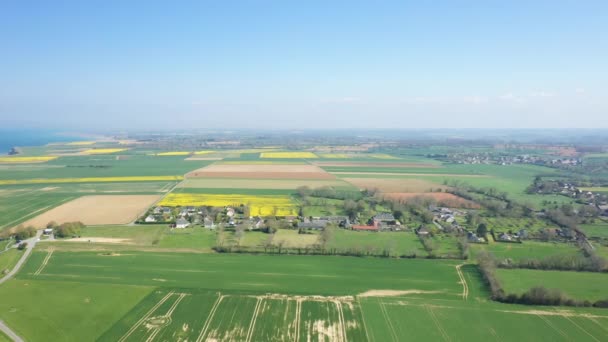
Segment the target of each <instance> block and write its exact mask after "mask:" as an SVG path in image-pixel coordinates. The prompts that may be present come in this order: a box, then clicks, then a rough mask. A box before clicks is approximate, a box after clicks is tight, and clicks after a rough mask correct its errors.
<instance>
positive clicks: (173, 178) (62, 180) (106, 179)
mask: <svg viewBox="0 0 608 342" xmlns="http://www.w3.org/2000/svg"><path fill="white" fill-rule="evenodd" d="M183 179H184V177H183V176H125V177H83V178H33V179H2V180H0V185H25V184H62V183H97V182H104V183H107V182H152V181H181V180H183Z"/></svg>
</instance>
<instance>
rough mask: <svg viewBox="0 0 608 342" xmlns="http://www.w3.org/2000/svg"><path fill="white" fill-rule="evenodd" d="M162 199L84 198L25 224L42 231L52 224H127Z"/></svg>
mask: <svg viewBox="0 0 608 342" xmlns="http://www.w3.org/2000/svg"><path fill="white" fill-rule="evenodd" d="M159 199H160V196H157V195H107V196H84V197H80V198H77V199H75V200H72V201H70V202H67V203H65V204H62V205H60V206H58V207H56V208H54V209H51V210H49V211H47V212H45V213H43V214H41V215H38V216H36V217H35V218H33V219H31V220H28V221H26V222H24V223H23V225H24V226H30V225H31V226H34V227H36V228H41V227H44V226H46V224H47V223H49V222H50V221H55V222H57V223H63V222H73V221H81V222H82V223H84V224H87V225H95V224H127V223H131V222H133V221H134V220H135V219H136V218H137V217H138V216H139V215H141V214H142V213H143V212H144V211H145V210H146V209H147V208H148V207H149V206H151V205H152V204H154V202H156V201H157V200H159Z"/></svg>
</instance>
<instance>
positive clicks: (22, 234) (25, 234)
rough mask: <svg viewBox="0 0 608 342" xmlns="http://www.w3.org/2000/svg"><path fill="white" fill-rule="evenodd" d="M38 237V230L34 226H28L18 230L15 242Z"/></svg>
mask: <svg viewBox="0 0 608 342" xmlns="http://www.w3.org/2000/svg"><path fill="white" fill-rule="evenodd" d="M35 235H36V228H34V227H32V226H28V227H26V228H23V227H19V228H17V233H16V234H15V240H17V241H23V240H26V239H29V238H31V237H33V236H35Z"/></svg>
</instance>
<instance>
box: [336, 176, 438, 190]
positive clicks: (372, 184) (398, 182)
mask: <svg viewBox="0 0 608 342" xmlns="http://www.w3.org/2000/svg"><path fill="white" fill-rule="evenodd" d="M343 180H345V181H347V182H349V183H350V184H353V185H354V186H356V187H357V188H359V189H367V190H378V191H382V192H428V191H429V190H431V189H447V187H446V186H444V185H441V184H439V183H434V182H431V181H427V180H422V179H414V178H405V179H395V178H343Z"/></svg>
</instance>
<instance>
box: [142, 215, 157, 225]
mask: <svg viewBox="0 0 608 342" xmlns="http://www.w3.org/2000/svg"><path fill="white" fill-rule="evenodd" d="M144 222H146V223H151V222H156V217H154V216H152V215H148V216H146V218H145V220H144Z"/></svg>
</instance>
